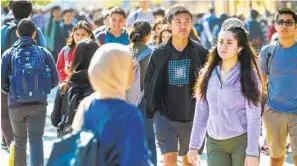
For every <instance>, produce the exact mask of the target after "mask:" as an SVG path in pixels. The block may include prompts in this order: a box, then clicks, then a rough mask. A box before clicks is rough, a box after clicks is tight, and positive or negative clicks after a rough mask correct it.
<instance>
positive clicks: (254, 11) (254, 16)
mask: <svg viewBox="0 0 297 166" xmlns="http://www.w3.org/2000/svg"><path fill="white" fill-rule="evenodd" d="M258 16H259V12H258V11H257V10H252V11H251V17H252V19H253V20H255V19H256V18H257V17H258Z"/></svg>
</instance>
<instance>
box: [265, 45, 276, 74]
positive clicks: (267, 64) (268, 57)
mask: <svg viewBox="0 0 297 166" xmlns="http://www.w3.org/2000/svg"><path fill="white" fill-rule="evenodd" d="M277 45H278V42H274V43H272V44H271V45H270V46H269V48H268V55H267V61H266V66H267V75H269V70H270V65H271V59H272V56H273V54H274V52H275V49H276V47H277Z"/></svg>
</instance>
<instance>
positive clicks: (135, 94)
mask: <svg viewBox="0 0 297 166" xmlns="http://www.w3.org/2000/svg"><path fill="white" fill-rule="evenodd" d="M152 51H153V50H152V49H151V48H149V47H147V48H146V49H145V50H144V51H143V52H142V53H141V54H140V55H139V56H137V57H136V58H135V59H134V60H135V61H136V62H135V63H134V80H133V83H132V86H131V88H130V89H129V90H128V92H127V101H128V102H129V103H131V104H134V105H136V106H138V105H139V104H140V102H141V99H142V97H143V91H142V90H141V80H140V64H139V62H141V61H142V60H143V59H144V58H146V57H147V56H150V55H151V53H152Z"/></svg>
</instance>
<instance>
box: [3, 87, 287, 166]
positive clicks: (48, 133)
mask: <svg viewBox="0 0 297 166" xmlns="http://www.w3.org/2000/svg"><path fill="white" fill-rule="evenodd" d="M55 91H56V89H55V90H53V91H52V93H51V94H50V95H49V97H48V101H49V105H48V107H47V110H48V111H47V117H46V127H45V133H44V136H43V140H44V157H45V163H46V162H47V160H48V158H49V155H50V152H51V148H52V144H53V141H54V140H55V138H56V128H55V127H53V126H52V124H51V122H50V114H51V112H52V110H53V103H54V98H55ZM157 150H158V166H159V165H160V166H161V165H162V163H163V161H162V160H161V156H160V151H159V149H157ZM27 154H28V155H27V162H28V164H29V162H30V157H29V156H30V154H29V147H28V148H27ZM8 158H9V154H8V153H7V152H5V151H4V150H2V149H1V150H0V166H7V165H8ZM206 160H207V155H206V150H204V153H203V154H202V156H201V166H207V162H206ZM178 165H181V161H180V160H179V161H178ZM284 165H285V166H293V159H292V155H291V153H288V155H287V158H286V163H285V164H284ZM260 166H269V156H267V155H264V154H261V159H260Z"/></svg>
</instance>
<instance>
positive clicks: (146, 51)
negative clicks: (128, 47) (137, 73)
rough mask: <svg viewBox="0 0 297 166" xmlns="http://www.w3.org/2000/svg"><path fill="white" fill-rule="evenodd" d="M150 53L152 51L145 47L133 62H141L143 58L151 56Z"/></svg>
mask: <svg viewBox="0 0 297 166" xmlns="http://www.w3.org/2000/svg"><path fill="white" fill-rule="evenodd" d="M152 51H153V50H152V49H151V48H150V47H147V48H146V49H145V50H144V51H143V52H142V53H141V54H140V55H138V56H137V57H136V58H135V60H137V61H138V62H140V61H142V60H143V59H144V58H146V57H147V56H149V55H151V53H152Z"/></svg>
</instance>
